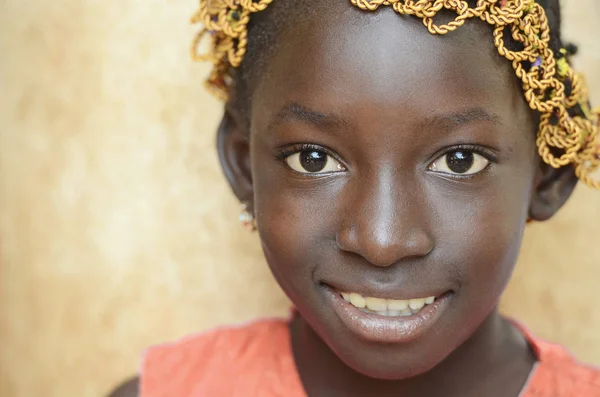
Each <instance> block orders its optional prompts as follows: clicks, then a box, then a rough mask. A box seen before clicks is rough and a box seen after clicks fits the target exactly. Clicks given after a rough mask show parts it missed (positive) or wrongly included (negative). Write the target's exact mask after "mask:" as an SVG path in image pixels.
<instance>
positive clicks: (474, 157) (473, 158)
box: [429, 149, 490, 175]
mask: <svg viewBox="0 0 600 397" xmlns="http://www.w3.org/2000/svg"><path fill="white" fill-rule="evenodd" d="M489 164H490V160H488V159H487V158H485V157H484V156H482V155H480V154H477V153H475V152H472V151H470V150H464V149H459V150H453V151H451V152H448V153H446V154H444V155H443V156H441V157H439V158H438V159H437V160H435V161H434V162H433V163H432V164H431V165H430V166H429V170H431V171H434V172H439V173H442V174H449V175H475V174H477V173H479V172H481V171H483V170H484V169H486V168H487V166H488V165H489Z"/></svg>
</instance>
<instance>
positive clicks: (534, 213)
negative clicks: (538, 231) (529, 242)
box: [529, 161, 579, 222]
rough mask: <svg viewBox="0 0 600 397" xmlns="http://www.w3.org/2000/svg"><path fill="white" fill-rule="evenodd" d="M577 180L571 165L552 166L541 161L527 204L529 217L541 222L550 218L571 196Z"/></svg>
mask: <svg viewBox="0 0 600 397" xmlns="http://www.w3.org/2000/svg"><path fill="white" fill-rule="evenodd" d="M578 180H579V179H578V178H577V176H576V175H575V169H574V168H573V166H571V165H568V166H565V167H561V168H553V167H551V166H550V165H548V164H546V163H544V162H543V161H541V165H540V168H539V171H538V175H537V178H536V186H535V187H534V189H535V190H534V192H533V197H532V198H531V203H530V206H529V217H530V219H531V220H534V221H540V222H543V221H547V220H548V219H550V218H552V217H553V216H554V215H555V214H556V213H557V212H558V210H560V209H561V208H562V206H563V205H564V204H565V203H566V202H567V200H568V199H569V197H571V194H572V193H573V190H574V189H575V186H576V185H577V182H578Z"/></svg>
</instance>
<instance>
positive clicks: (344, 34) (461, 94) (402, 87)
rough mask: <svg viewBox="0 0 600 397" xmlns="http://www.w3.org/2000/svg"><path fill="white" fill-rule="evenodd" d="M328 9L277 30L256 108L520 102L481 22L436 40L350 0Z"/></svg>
mask: <svg viewBox="0 0 600 397" xmlns="http://www.w3.org/2000/svg"><path fill="white" fill-rule="evenodd" d="M323 3H326V5H322V6H319V7H318V9H315V10H314V11H313V12H312V13H311V14H310V16H306V15H305V16H303V17H302V18H299V19H298V20H297V21H296V20H294V21H288V23H287V24H286V25H285V28H284V29H283V30H282V31H281V32H280V35H279V39H278V40H279V43H278V46H277V51H275V52H274V53H273V55H272V56H271V58H270V60H269V62H267V64H268V69H269V70H268V73H265V75H264V76H266V78H264V79H263V80H262V82H261V83H259V85H258V86H257V90H256V91H255V95H254V96H253V106H252V108H253V109H254V110H256V109H262V110H265V109H271V110H273V111H276V108H277V107H280V106H282V104H283V103H285V102H289V101H293V102H300V103H310V104H311V105H312V107H317V108H320V109H323V108H324V109H325V110H332V111H338V110H340V109H338V108H346V109H351V108H352V107H353V105H356V104H357V103H362V104H363V107H364V106H376V107H377V108H378V110H379V111H380V112H384V113H385V111H386V110H390V111H392V112H394V111H396V112H397V109H398V107H399V106H402V107H403V108H404V109H411V110H413V111H415V110H419V109H421V110H425V109H440V110H443V109H446V110H448V111H451V110H455V109H456V108H460V107H472V106H473V105H474V104H477V105H478V106H486V105H487V106H490V107H496V108H498V107H502V106H500V105H504V108H506V109H505V111H506V112H510V111H511V110H512V107H513V106H514V105H515V102H522V94H521V93H520V91H519V90H518V87H517V83H516V78H515V77H514V72H513V71H512V68H511V66H510V64H509V63H508V62H507V61H506V60H504V59H501V58H500V56H499V55H498V53H497V51H496V49H495V47H494V45H493V37H492V32H491V29H488V28H487V27H486V26H485V25H484V23H483V22H480V21H470V22H469V23H467V24H466V25H465V26H463V27H461V28H459V29H458V30H457V31H455V32H452V33H450V34H448V35H444V36H435V35H431V34H430V33H429V32H428V31H427V28H426V27H425V26H424V25H423V23H422V21H421V20H420V19H417V18H414V17H410V16H401V15H398V14H396V13H395V12H394V11H393V10H392V9H391V8H389V7H385V8H382V9H380V10H378V11H377V12H364V11H360V10H358V9H357V8H356V7H352V6H351V5H350V4H348V2H347V1H331V2H329V1H328V2H323ZM519 99H520V101H519ZM521 104H522V103H521ZM257 105H258V106H257ZM261 105H262V106H261ZM501 110H502V109H499V110H498V111H501ZM264 116H266V114H265V115H264Z"/></svg>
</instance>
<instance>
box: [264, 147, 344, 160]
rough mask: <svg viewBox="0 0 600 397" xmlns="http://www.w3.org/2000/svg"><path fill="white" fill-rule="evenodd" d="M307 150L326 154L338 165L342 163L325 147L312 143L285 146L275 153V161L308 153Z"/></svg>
mask: <svg viewBox="0 0 600 397" xmlns="http://www.w3.org/2000/svg"><path fill="white" fill-rule="evenodd" d="M309 150H314V151H317V152H323V153H325V154H327V155H328V156H331V157H333V158H334V159H336V160H337V161H339V162H340V163H343V161H342V160H341V159H340V158H339V157H338V156H337V155H336V154H335V153H333V152H332V151H331V150H329V149H327V148H326V147H323V146H320V145H315V144H314V143H297V144H295V145H292V146H286V147H285V148H284V149H281V151H280V152H279V153H277V155H276V159H277V160H280V161H284V160H285V159H286V158H287V157H289V156H291V155H292V154H296V153H299V152H304V151H309Z"/></svg>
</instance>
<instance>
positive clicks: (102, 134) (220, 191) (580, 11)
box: [0, 0, 600, 397]
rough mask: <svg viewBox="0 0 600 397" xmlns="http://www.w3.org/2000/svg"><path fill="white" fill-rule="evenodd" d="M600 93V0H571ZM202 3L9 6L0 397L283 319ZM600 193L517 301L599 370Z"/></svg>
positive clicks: (557, 231) (2, 64)
mask: <svg viewBox="0 0 600 397" xmlns="http://www.w3.org/2000/svg"><path fill="white" fill-rule="evenodd" d="M564 3H565V13H566V36H567V37H569V38H573V39H576V41H577V42H578V43H579V44H580V45H581V55H580V56H579V59H578V64H579V66H580V68H581V69H583V70H584V71H586V72H587V74H588V76H589V82H590V85H591V87H592V91H593V92H594V96H593V97H594V98H595V101H596V103H597V104H598V103H599V102H600V46H599V44H598V43H599V42H600V41H599V40H598V31H597V21H598V18H600V2H598V1H597V0H576V1H575V0H570V1H569V0H566V1H564ZM194 8H195V2H194V0H185V1H184V0H179V1H175V0H171V1H166V0H143V1H142V0H104V1H95V0H85V1H82V0H54V1H43V0H29V1H23V0H2V1H0V265H1V268H0V269H1V273H0V395H2V396H6V397H25V396H27V397H30V396H90V397H91V396H99V395H102V394H103V393H106V392H107V391H108V389H110V388H111V387H112V386H113V385H114V384H115V383H117V382H118V381H120V380H122V379H123V378H124V377H126V376H128V375H131V374H133V373H134V372H135V371H136V368H137V365H138V362H139V358H138V357H139V354H140V352H141V351H142V349H143V348H144V347H146V346H148V345H149V344H153V343H157V342H160V341H164V340H168V339H173V338H177V337H179V336H181V335H183V334H186V333H189V332H194V331H200V330H204V329H207V328H209V327H212V326H214V325H216V324H221V323H229V322H236V321H243V320H247V319H250V318H253V317H256V316H260V315H265V314H284V313H286V307H287V302H286V299H285V298H284V297H283V296H282V293H281V292H279V290H278V288H277V286H276V284H275V283H274V281H273V280H272V278H271V276H270V274H269V272H268V270H267V267H266V265H265V264H264V263H263V259H262V257H261V253H260V248H259V245H258V241H257V239H256V236H253V235H249V234H246V232H245V231H244V230H242V229H241V228H240V227H239V226H238V224H237V221H236V217H237V214H238V206H237V203H236V202H235V200H234V199H233V197H232V195H231V194H230V193H229V191H228V188H227V186H226V185H225V182H224V179H223V178H222V176H221V174H220V171H219V168H218V164H217V158H216V154H215V151H214V150H213V140H214V137H213V135H214V134H213V131H214V130H215V126H216V123H217V120H218V117H219V115H220V105H219V103H217V102H216V101H215V100H213V99H211V98H210V97H209V96H208V95H207V94H205V92H204V91H203V89H202V80H203V78H204V76H205V74H206V72H207V68H206V67H205V66H202V65H197V64H193V63H192V62H191V61H190V60H189V58H188V43H189V42H190V39H191V37H192V34H193V32H194V31H195V29H194V28H193V27H191V26H190V25H189V24H188V22H187V21H188V18H189V16H190V15H191V14H192V12H193V11H194ZM599 220H600V192H598V193H597V192H593V191H591V190H590V189H588V188H585V187H581V188H579V190H578V191H577V194H576V195H575V198H574V199H573V200H572V201H571V202H570V203H569V205H568V206H567V208H566V209H565V210H564V211H563V212H562V213H561V214H560V216H558V217H557V218H556V219H554V220H553V221H551V222H549V223H547V224H544V225H534V226H532V227H531V228H530V229H529V230H528V233H527V236H526V241H525V247H524V250H523V255H522V257H521V261H520V264H519V266H518V270H517V272H516V275H515V278H514V281H513V282H512V284H511V286H510V288H509V290H508V292H507V294H506V298H505V300H504V303H503V307H504V310H505V311H506V312H508V313H510V314H511V315H514V316H516V317H517V318H519V319H522V320H524V321H526V322H527V323H528V324H529V325H530V326H531V327H532V328H533V329H534V330H535V331H537V332H538V333H539V334H540V335H543V336H545V337H547V338H551V339H553V340H557V341H560V342H562V343H565V344H566V345H568V346H569V347H570V348H571V349H572V350H573V351H574V352H576V354H577V355H578V356H579V357H580V358H582V359H584V360H587V361H591V362H594V363H596V364H600V309H598V305H597V291H598V282H599V281H600V277H599V276H598V275H597V274H598V273H597V272H598V271H599V259H600V239H599V236H600V222H598V221H599Z"/></svg>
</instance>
